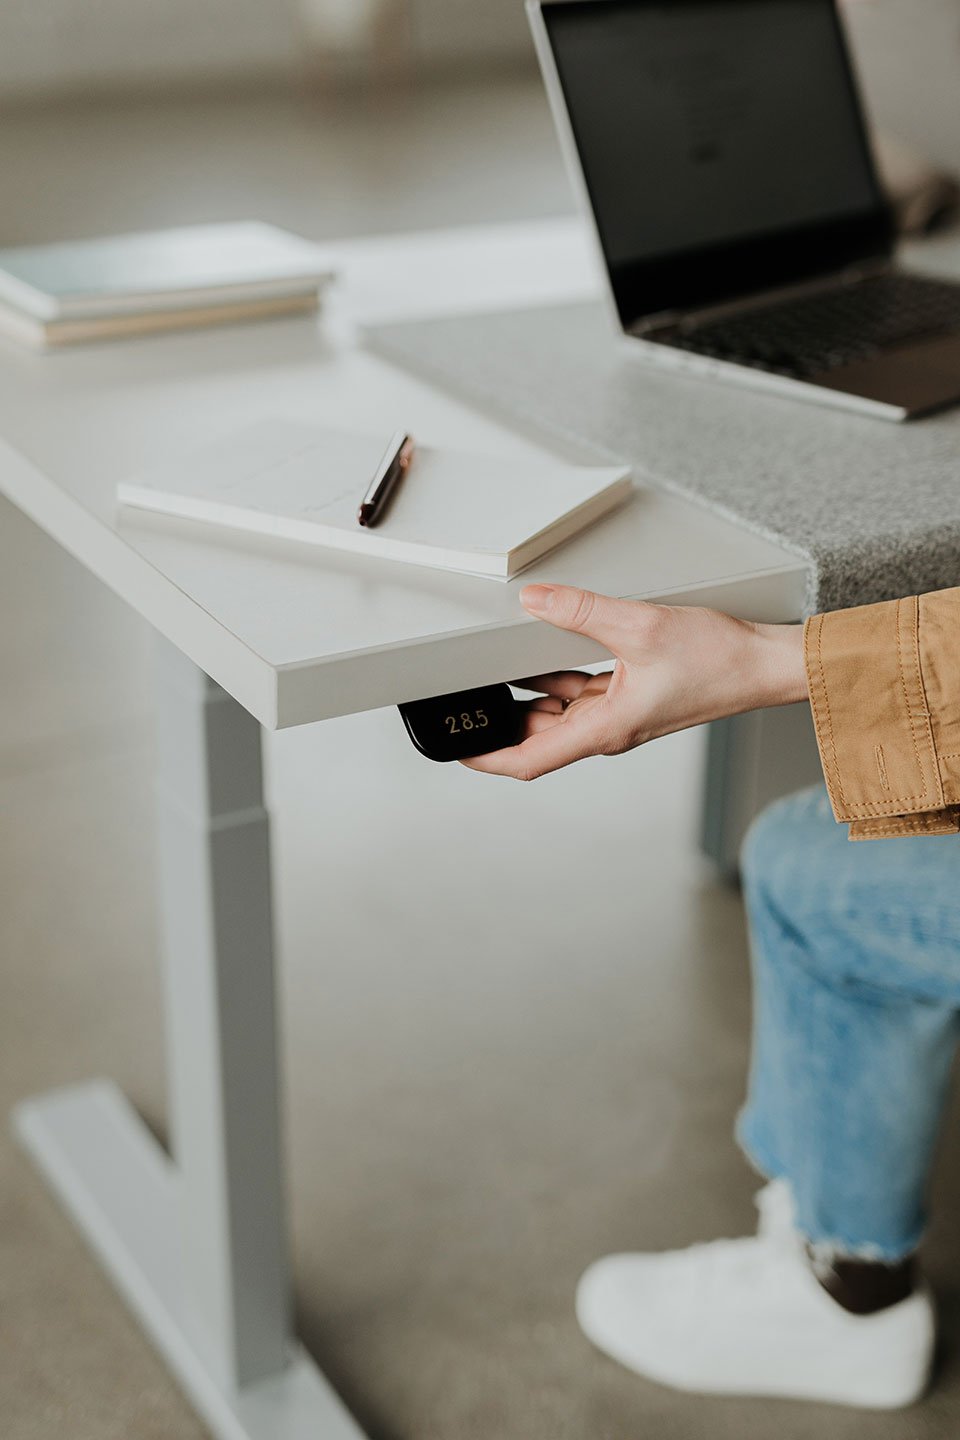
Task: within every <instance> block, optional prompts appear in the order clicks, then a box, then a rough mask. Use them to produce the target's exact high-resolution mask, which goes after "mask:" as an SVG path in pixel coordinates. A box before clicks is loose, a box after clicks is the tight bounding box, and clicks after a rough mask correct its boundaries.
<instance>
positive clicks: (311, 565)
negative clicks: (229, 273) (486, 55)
mask: <svg viewBox="0 0 960 1440" xmlns="http://www.w3.org/2000/svg"><path fill="white" fill-rule="evenodd" d="M332 248H333V251H334V255H335V259H336V261H337V263H338V265H339V267H340V272H341V279H340V281H339V283H338V285H337V287H336V291H335V293H334V294H333V295H332V296H331V298H330V301H329V304H328V306H327V307H326V309H325V312H324V314H323V315H322V316H321V318H320V320H319V322H317V321H315V320H313V319H309V318H308V319H295V320H282V321H279V320H278V321H271V322H264V323H261V324H257V325H245V326H236V327H232V328H226V329H221V330H209V331H203V332H197V333H188V334H182V335H171V336H163V337H150V338H145V339H142V340H136V341H125V342H122V343H111V344H103V345H96V346H88V347H84V348H78V349H74V350H65V351H62V352H57V353H52V354H47V355H36V354H32V353H29V352H26V351H23V350H20V349H19V348H17V347H15V346H14V345H13V344H11V343H7V342H4V343H3V344H2V345H0V491H2V492H3V493H5V494H6V495H7V496H8V497H9V498H10V499H11V500H12V501H13V503H14V504H16V505H17V506H19V507H20V508H21V509H22V510H23V511H25V512H26V513H27V514H28V515H30V516H31V517H32V518H33V519H34V520H35V521H36V522H37V523H38V524H39V525H40V526H42V528H43V529H45V530H46V531H47V532H48V533H49V534H50V535H52V536H53V537H54V538H55V539H56V540H57V541H58V542H59V543H60V544H61V545H63V546H64V548H65V549H67V550H69V551H70V552H71V553H72V554H74V555H75V556H76V557H77V558H78V559H79V560H80V561H81V562H82V563H83V564H84V565H86V566H87V567H88V568H89V569H90V570H91V571H93V573H95V574H96V575H98V576H99V577H100V578H101V579H102V580H103V581H104V582H105V583H106V584H107V585H109V586H110V587H111V588H112V589H113V590H114V591H116V592H117V593H118V594H119V595H121V596H122V597H123V598H124V599H126V600H127V601H128V602H129V603H130V604H131V605H133V606H134V608H135V609H136V610H138V611H139V612H140V613H141V614H142V615H143V616H144V617H145V618H146V619H147V620H148V621H149V622H150V623H151V624H152V625H154V626H155V627H156V628H157V629H158V630H160V631H161V632H162V633H163V634H165V635H166V636H167V637H168V638H169V639H170V640H171V641H173V643H174V644H175V645H176V646H177V647H178V648H179V649H181V650H182V651H184V652H185V653H186V654H187V655H188V656H189V657H190V658H191V659H192V660H193V661H194V662H195V663H196V664H197V665H199V666H200V667H201V668H202V669H203V670H205V671H206V672H207V674H209V675H210V676H211V677H212V678H213V679H215V680H217V681H218V682H219V684H220V685H222V686H223V688H224V689H226V690H227V691H229V692H230V693H231V694H232V695H233V696H234V697H235V698H236V699H237V700H239V701H240V702H241V704H243V705H244V706H245V707H246V708H247V709H248V710H249V711H250V712H251V713H252V714H254V715H255V716H256V717H257V718H258V719H259V720H260V721H261V722H262V723H263V724H265V725H267V726H269V727H271V728H274V727H280V726H287V725H295V724H302V723H305V722H308V721H314V720H320V719H324V718H326V717H329V716H333V715H339V714H348V713H351V712H354V711H358V710H364V709H372V708H375V707H377V706H381V705H387V704H391V703H397V702H401V701H404V700H410V699H416V698H420V697H422V696H425V695H430V694H437V693H441V692H444V691H451V690H456V689H460V688H466V687H469V686H471V685H479V684H483V683H487V682H490V681H493V680H499V679H508V678H512V677H516V676H519V675H524V674H530V673H535V672H537V671H540V670H543V669H546V668H553V667H556V666H565V665H577V664H586V663H589V662H590V661H594V660H598V659H602V658H603V651H602V650H601V649H600V648H599V647H597V646H596V645H595V644H594V643H593V642H590V641H587V640H585V639H583V638H582V637H578V636H570V635H566V634H564V633H562V632H558V631H555V630H552V629H551V627H549V626H546V625H544V624H541V623H538V622H534V621H531V620H530V619H529V618H528V617H527V616H526V615H525V614H524V612H523V611H522V609H521V607H520V605H519V602H518V600H517V591H518V589H519V588H520V586H521V584H523V583H526V582H529V581H531V580H538V579H544V580H546V579H549V580H554V581H560V582H566V583H572V584H578V585H584V586H587V587H589V588H591V589H596V590H601V591H606V592H609V593H613V594H617V595H630V596H635V597H645V598H650V599H658V598H659V599H662V598H668V597H674V598H677V599H680V600H684V601H696V602H698V603H705V604H715V605H721V606H723V607H724V608H726V609H728V610H731V611H734V612H736V613H740V614H743V615H750V616H752V617H754V618H758V619H769V620H788V619H795V618H797V617H798V615H799V610H800V603H801V596H802V591H803V577H804V564H803V562H802V561H801V560H799V559H798V558H797V557H795V556H791V555H789V554H787V553H786V552H784V551H783V550H781V549H780V548H779V547H777V546H775V545H772V544H770V543H768V542H766V541H764V540H763V539H761V538H759V537H757V536H755V535H751V534H748V533H746V532H744V531H742V530H740V529H739V528H737V527H735V526H734V525H731V524H727V523H725V522H723V521H721V520H719V519H717V518H716V517H714V516H712V515H710V514H709V513H707V512H706V511H701V510H699V509H697V508H695V507H693V506H691V505H688V504H686V503H685V502H683V501H680V500H676V499H673V498H671V497H668V496H665V495H662V494H656V493H652V492H642V493H641V494H639V495H638V496H637V497H636V499H635V501H633V502H631V504H630V505H629V506H628V507H627V508H626V509H625V510H623V511H620V512H619V513H618V514H616V515H613V516H611V517H609V518H608V519H606V520H605V521H602V522H601V523H600V524H599V525H598V526H596V527H594V528H593V529H592V530H590V531H589V532H587V533H586V534H585V535H583V536H582V537H580V538H579V539H578V540H576V541H574V542H573V543H572V544H570V545H568V546H566V547H564V548H563V549H562V550H560V551H558V552H556V553H555V554H554V555H552V556H549V557H547V558H546V559H545V560H544V561H542V562H540V563H539V564H538V565H536V566H535V567H533V568H531V569H530V570H529V571H527V572H526V573H525V574H524V576H523V577H522V580H518V581H515V582H513V583H511V584H507V585H504V584H502V583H500V582H496V581H490V580H480V579H473V578H470V577H465V576H457V575H449V574H443V573H441V572H437V571H431V570H427V569H421V568H418V567H413V566H408V565H398V564H385V563H383V562H374V561H372V560H366V559H365V558H362V557H356V558H355V557H348V556H345V555H340V554H336V553H334V552H331V551H325V550H321V549H318V548H314V547H308V546H300V545H295V544H292V543H281V542H270V541H257V540H254V539H253V538H252V537H249V536H239V535H236V536H234V535H231V534H229V533H227V532H224V531H218V530H214V529H209V530H208V529H202V528H200V527H196V526H189V525H186V524H183V523H181V522H174V521H166V520H161V519H156V518H152V517H146V516H140V515H138V514H136V513H134V512H130V511H126V512H124V511H120V510H118V507H117V505H116V502H115V497H114V491H115V486H116V483H117V481H118V480H119V479H121V478H122V477H126V476H128V475H131V474H133V473H136V472H137V471H139V470H141V469H144V468H146V467H148V466H154V465H156V464H158V463H162V462H163V461H164V460H165V459H166V458H168V457H170V456H171V455H173V454H175V453H176V452H177V451H178V450H180V449H182V448H183V447H184V446H185V445H188V444H192V443H194V442H195V441H200V440H202V439H204V438H206V437H208V436H213V435H217V434H223V433H225V432H228V431H229V430H230V429H231V428H233V427H234V426H236V425H238V424H242V423H246V422H249V421H250V420H253V419H257V418H260V417H265V416H277V415H282V416H288V417H291V418H296V419H298V420H305V421H308V422H310V423H316V424H318V425H323V424H330V425H333V426H336V427H338V428H356V429H357V430H362V431H369V432H371V433H384V434H385V433H388V432H390V431H393V430H395V429H399V428H401V427H403V428H406V429H409V430H410V431H412V432H413V433H414V434H415V435H416V437H417V438H418V439H420V440H422V441H423V442H424V443H430V444H438V445H450V446H454V447H456V448H460V449H464V448H471V449H473V448H475V449H477V450H478V451H484V452H487V453H490V454H500V455H507V454H513V455H521V454H523V453H529V454H536V453H542V452H540V451H538V450H537V449H536V447H535V446H534V445H533V444H532V443H531V442H529V441H527V440H524V439H522V438H520V437H518V436H517V435H515V434H513V433H511V432H509V431H507V430H505V429H504V428H503V427H501V426H499V425H497V424H494V423H493V422H492V421H490V420H487V419H486V418H484V417H483V416H482V415H479V414H478V413H476V412H474V411H472V410H470V409H468V408H467V407H465V406H463V405H461V404H459V403H458V402H456V401H454V400H452V399H450V398H448V397H446V396H444V395H442V394H440V393H438V392H437V391H436V390H435V389H433V388H431V387H430V386H429V385H427V384H425V383H422V382H421V381H419V380H417V379H416V378H414V377H412V376H409V375H406V374H404V373H402V372H401V371H399V370H397V369H395V368H394V367H392V366H390V365H389V364H387V363H386V362H384V361H381V360H379V359H377V358H375V357H374V356H372V355H369V354H367V353H365V352H363V351H362V349H360V348H359V345H358V343H357V339H356V333H355V326H356V324H357V323H358V322H371V323H372V322H376V321H385V320H389V319H393V318H397V319H399V318H405V317H410V316H415V315H428V314H429V315H435V314H443V313H451V312H454V311H458V310H467V309H477V310H483V309H498V308H506V307H511V306H513V307H515V306H517V305H519V304H525V303H529V304H538V303H551V302H557V301H558V300H563V299H569V300H574V299H583V298H586V297H588V296H591V295H594V294H596V293H597V291H598V288H599V279H598V277H597V275H596V272H595V269H594V266H593V261H592V258H591V252H590V249H589V246H588V243H587V240H586V237H585V235H584V233H583V231H582V229H581V227H580V225H579V223H578V222H575V221H572V220H557V221H547V222H542V221H541V222H536V223H530V224H517V225H509V226H491V227H483V228H473V229H469V230H460V231H438V232H433V233H428V234H423V235H410V236H388V237H383V238H376V239H363V240H355V241H348V242H342V243H339V244H337V245H335V246H333V247H332ZM642 380H643V372H642V368H640V367H638V371H637V383H638V385H639V384H642ZM677 383H678V384H682V383H683V381H682V379H678V381H677ZM573 458H580V457H573Z"/></svg>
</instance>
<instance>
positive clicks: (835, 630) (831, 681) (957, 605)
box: [804, 590, 960, 839]
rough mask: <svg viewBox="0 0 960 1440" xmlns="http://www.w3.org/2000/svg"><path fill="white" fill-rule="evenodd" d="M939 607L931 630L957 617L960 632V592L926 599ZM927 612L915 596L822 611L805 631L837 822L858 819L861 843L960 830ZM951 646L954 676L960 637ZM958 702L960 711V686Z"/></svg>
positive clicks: (958, 789)
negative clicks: (939, 729) (935, 708)
mask: <svg viewBox="0 0 960 1440" xmlns="http://www.w3.org/2000/svg"><path fill="white" fill-rule="evenodd" d="M939 600H943V601H945V603H946V611H945V612H944V611H943V606H940V607H939V608H938V607H937V606H936V604H935V602H937V601H939ZM931 604H933V610H932V611H931V612H930V618H931V627H930V628H931V634H932V635H933V636H934V637H939V634H940V631H942V630H943V627H944V625H945V624H947V625H949V624H950V621H951V619H952V621H953V623H955V624H956V626H957V629H956V630H955V631H954V635H960V590H956V591H946V592H943V595H942V596H925V597H923V605H924V607H925V609H929V607H930V606H931ZM921 614H922V611H921V601H920V600H919V599H918V598H916V597H913V598H910V599H906V600H893V601H887V602H884V603H882V604H879V605H866V606H860V607H858V608H856V609H853V610H840V611H835V612H833V613H831V614H828V615H815V616H813V618H812V619H810V620H808V621H807V623H806V625H805V627H804V656H805V661H806V669H807V679H808V682H809V687H810V700H811V705H812V708H813V718H814V725H815V727H816V733H817V744H818V746H819V749H820V758H821V761H822V763H823V771H824V776H825V779H826V782H827V789H828V791H829V794H830V801H831V804H832V805H833V813H834V815H835V816H836V818H837V820H839V821H847V822H856V827H857V828H856V830H855V831H853V832H852V835H851V838H853V837H854V836H855V837H856V838H860V839H867V838H872V837H874V836H876V837H879V836H880V835H881V834H883V835H887V834H944V833H950V832H951V831H955V830H957V829H960V825H958V824H957V823H956V822H955V817H954V816H951V817H950V818H949V819H948V818H947V817H946V816H945V815H944V813H943V812H944V811H945V810H946V809H947V808H948V807H950V806H951V805H952V804H954V803H955V802H960V786H958V787H956V792H957V793H945V789H944V784H943V780H942V777H941V764H940V759H939V756H938V750H937V743H936V736H935V733H934V722H933V718H932V716H931V712H930V708H929V706H928V701H927V693H926V687H925V677H924V667H923V657H922V649H923V641H922V637H921ZM950 648H951V651H952V654H951V660H952V661H953V665H951V667H950V668H951V670H953V668H954V666H955V663H956V661H955V658H954V657H955V656H956V640H954V642H953V645H952V646H951V647H950ZM945 658H946V657H941V662H940V663H941V668H942V666H943V661H944V659H945ZM949 699H950V700H951V702H952V705H953V706H954V707H956V705H957V700H958V696H957V693H956V690H954V694H953V695H952V696H951V697H949ZM955 749H956V750H958V751H960V744H958V745H957V746H955ZM949 789H950V790H954V789H955V787H954V786H953V785H951V786H950V787H949ZM905 817H910V820H909V822H908V821H907V819H906V818H905ZM879 822H886V823H879Z"/></svg>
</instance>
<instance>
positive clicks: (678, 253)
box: [543, 0, 892, 327]
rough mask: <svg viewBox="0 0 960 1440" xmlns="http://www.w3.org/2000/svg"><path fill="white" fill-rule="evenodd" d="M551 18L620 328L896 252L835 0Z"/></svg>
mask: <svg viewBox="0 0 960 1440" xmlns="http://www.w3.org/2000/svg"><path fill="white" fill-rule="evenodd" d="M543 18H544V23H545V25H546V29H547V34H548V36H549V40H550V46H551V49H552V51H553V56H554V60H555V64H556V68H557V72H558V75H559V80H560V86H561V89H562V91H563V97H564V100H565V102H566V108H567V111H568V114H569V118H570V123H571V127H572V130H573V134H574V138H575V141H576V145H577V149H578V151H579V154H580V162H581V166H582V168H583V172H584V178H585V180H586V184H587V190H588V192H589V195H590V200H591V203H592V206H593V210H594V214H595V217H596V222H597V228H598V230H599V232H600V239H601V243H602V246H603V250H604V253H605V256H606V260H607V265H608V268H609V270H610V276H611V281H612V283H613V289H614V294H615V297H616V300H617V306H618V309H619V311H620V318H621V321H622V322H623V324H624V326H625V327H629V326H630V325H631V324H633V323H635V322H636V321H637V320H638V319H640V318H642V317H643V316H644V315H647V314H652V313H656V312H658V311H661V310H675V309H687V308H691V307H694V306H698V305H707V304H711V303H715V302H718V301H721V300H725V299H729V298H731V297H732V296H736V295H743V294H750V293H753V292H756V291H759V290H764V289H769V288H772V287H773V286H776V285H783V284H787V283H789V282H791V281H795V280H801V279H804V278H807V277H812V276H814V275H816V274H819V273H822V272H826V271H829V270H835V269H838V268H840V267H842V266H843V265H845V264H849V263H850V262H851V261H853V260H856V259H860V258H864V257H866V256H870V255H879V254H883V253H885V252H886V251H888V250H889V248H890V244H891V239H892V225H891V219H890V215H889V212H888V209H887V206H886V205H885V202H884V200H883V197H882V195H881V193H880V189H879V186H878V184H877V180H876V176H875V173H874V169H873V164H872V161H871V158H870V153H869V149H868V146H867V141H866V136H865V131H864V125H863V120H862V117H861V111H860V106H859V102H858V98H857V93H856V88H855V85H854V81H853V77H852V74H851V69H850V64H849V61H848V57H847V52H846V47H845V44H844V40H843V35H842V32H841V29H840V24H839V19H838V16H837V13H836V5H835V0H559V3H549V0H548V3H545V4H544V5H543Z"/></svg>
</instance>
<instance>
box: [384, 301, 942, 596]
mask: <svg viewBox="0 0 960 1440" xmlns="http://www.w3.org/2000/svg"><path fill="white" fill-rule="evenodd" d="M366 338H367V343H368V344H369V345H371V346H372V348H374V349H375V350H376V351H377V352H378V353H379V354H381V355H383V356H385V357H386V358H387V359H390V360H393V361H394V362H396V363H397V364H400V365H402V366H405V367H407V368H409V369H413V370H415V371H417V372H419V373H420V374H422V375H425V376H427V377H428V378H429V379H430V380H432V381H434V382H435V383H437V384H439V385H441V386H444V387H446V388H447V389H449V390H452V391H454V392H455V393H456V394H457V395H458V396H460V397H461V398H463V399H466V400H468V401H470V402H472V403H473V404H475V405H478V406H480V407H481V408H483V409H485V410H489V411H491V412H492V413H494V414H496V415H497V416H498V417H499V418H502V419H504V420H506V421H508V422H510V423H512V424H514V425H516V426H518V427H519V428H521V429H523V430H526V431H528V432H530V433H533V434H535V435H537V436H538V437H539V438H541V439H545V440H548V441H553V442H554V443H557V442H559V443H560V444H561V445H562V446H563V447H564V448H567V449H572V450H573V451H574V453H576V454H579V455H580V457H581V458H583V459H594V460H596V459H598V458H600V459H602V460H603V461H607V460H609V459H610V458H616V459H619V460H623V461H626V462H629V463H630V464H632V465H635V466H637V467H638V468H639V470H640V471H641V472H646V475H647V476H648V478H649V480H650V482H651V483H652V484H655V485H657V486H661V487H663V488H665V489H668V490H672V491H676V492H678V493H680V494H682V495H684V496H686V497H687V498H689V499H692V500H696V501H699V502H700V503H702V504H705V505H707V506H709V507H711V508H712V509H714V510H716V511H718V512H719V513H720V514H722V515H723V516H725V517H726V518H728V519H733V520H736V521H738V522H739V523H742V524H745V525H747V526H749V527H750V528H752V529H754V530H756V531H758V532H760V533H761V534H762V535H764V536H766V537H767V538H768V539H771V540H774V541H776V542H777V543H778V544H780V545H782V546H784V547H785V548H787V549H788V550H791V551H793V552H794V553H796V554H798V555H801V556H803V557H804V558H806V559H809V561H810V562H811V571H810V584H809V590H808V595H807V606H808V609H809V610H810V611H811V612H812V611H816V610H828V609H840V608H843V607H844V606H848V605H858V604H864V603H867V602H870V601H874V600H884V599H890V598H893V597H896V596H900V595H906V594H913V593H916V592H922V591H925V590H936V589H942V588H945V587H947V586H950V585H957V584H960V409H957V410H953V411H948V412H946V413H944V414H942V415H938V416H934V417H932V418H928V419H925V420H919V421H913V422H911V423H908V424H904V425H898V424H896V423H894V422H891V421H887V420H881V419H874V418H872V417H865V416H860V415H855V414H848V413H846V412H844V411H836V410H830V409H826V408H821V407H819V406H815V405H809V404H806V403H802V402H799V401H794V400H786V399H781V398H780V397H779V396H773V395H766V394H761V393H757V392H752V391H750V390H747V389H740V388H739V387H737V386H732V385H724V384H719V383H716V382H711V381H705V380H697V379H693V378H690V377H687V376H676V375H671V374H669V373H666V372H663V371H659V370H657V369H655V368H653V367H651V366H649V365H647V364H645V363H644V361H643V360H642V358H641V357H640V356H639V355H637V356H632V355H630V354H629V353H628V348H627V347H626V346H624V345H621V344H618V343H617V342H616V340H615V338H614V337H613V336H612V334H611V330H610V326H609V323H608V321H607V319H606V316H605V315H604V313H603V311H602V309H601V308H600V307H599V306H598V305H595V304H586V305H583V304H580V305H566V306H562V307H559V308H544V309H534V310H529V309H528V310H523V311H516V312H513V311H511V312H508V313H500V314H493V315H491V314H486V315H471V316H456V317H453V318H449V317H447V318H443V319H440V320H429V321H417V322H408V323H403V324H399V325H390V326H380V327H374V328H371V329H370V330H368V332H367V336H366Z"/></svg>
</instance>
